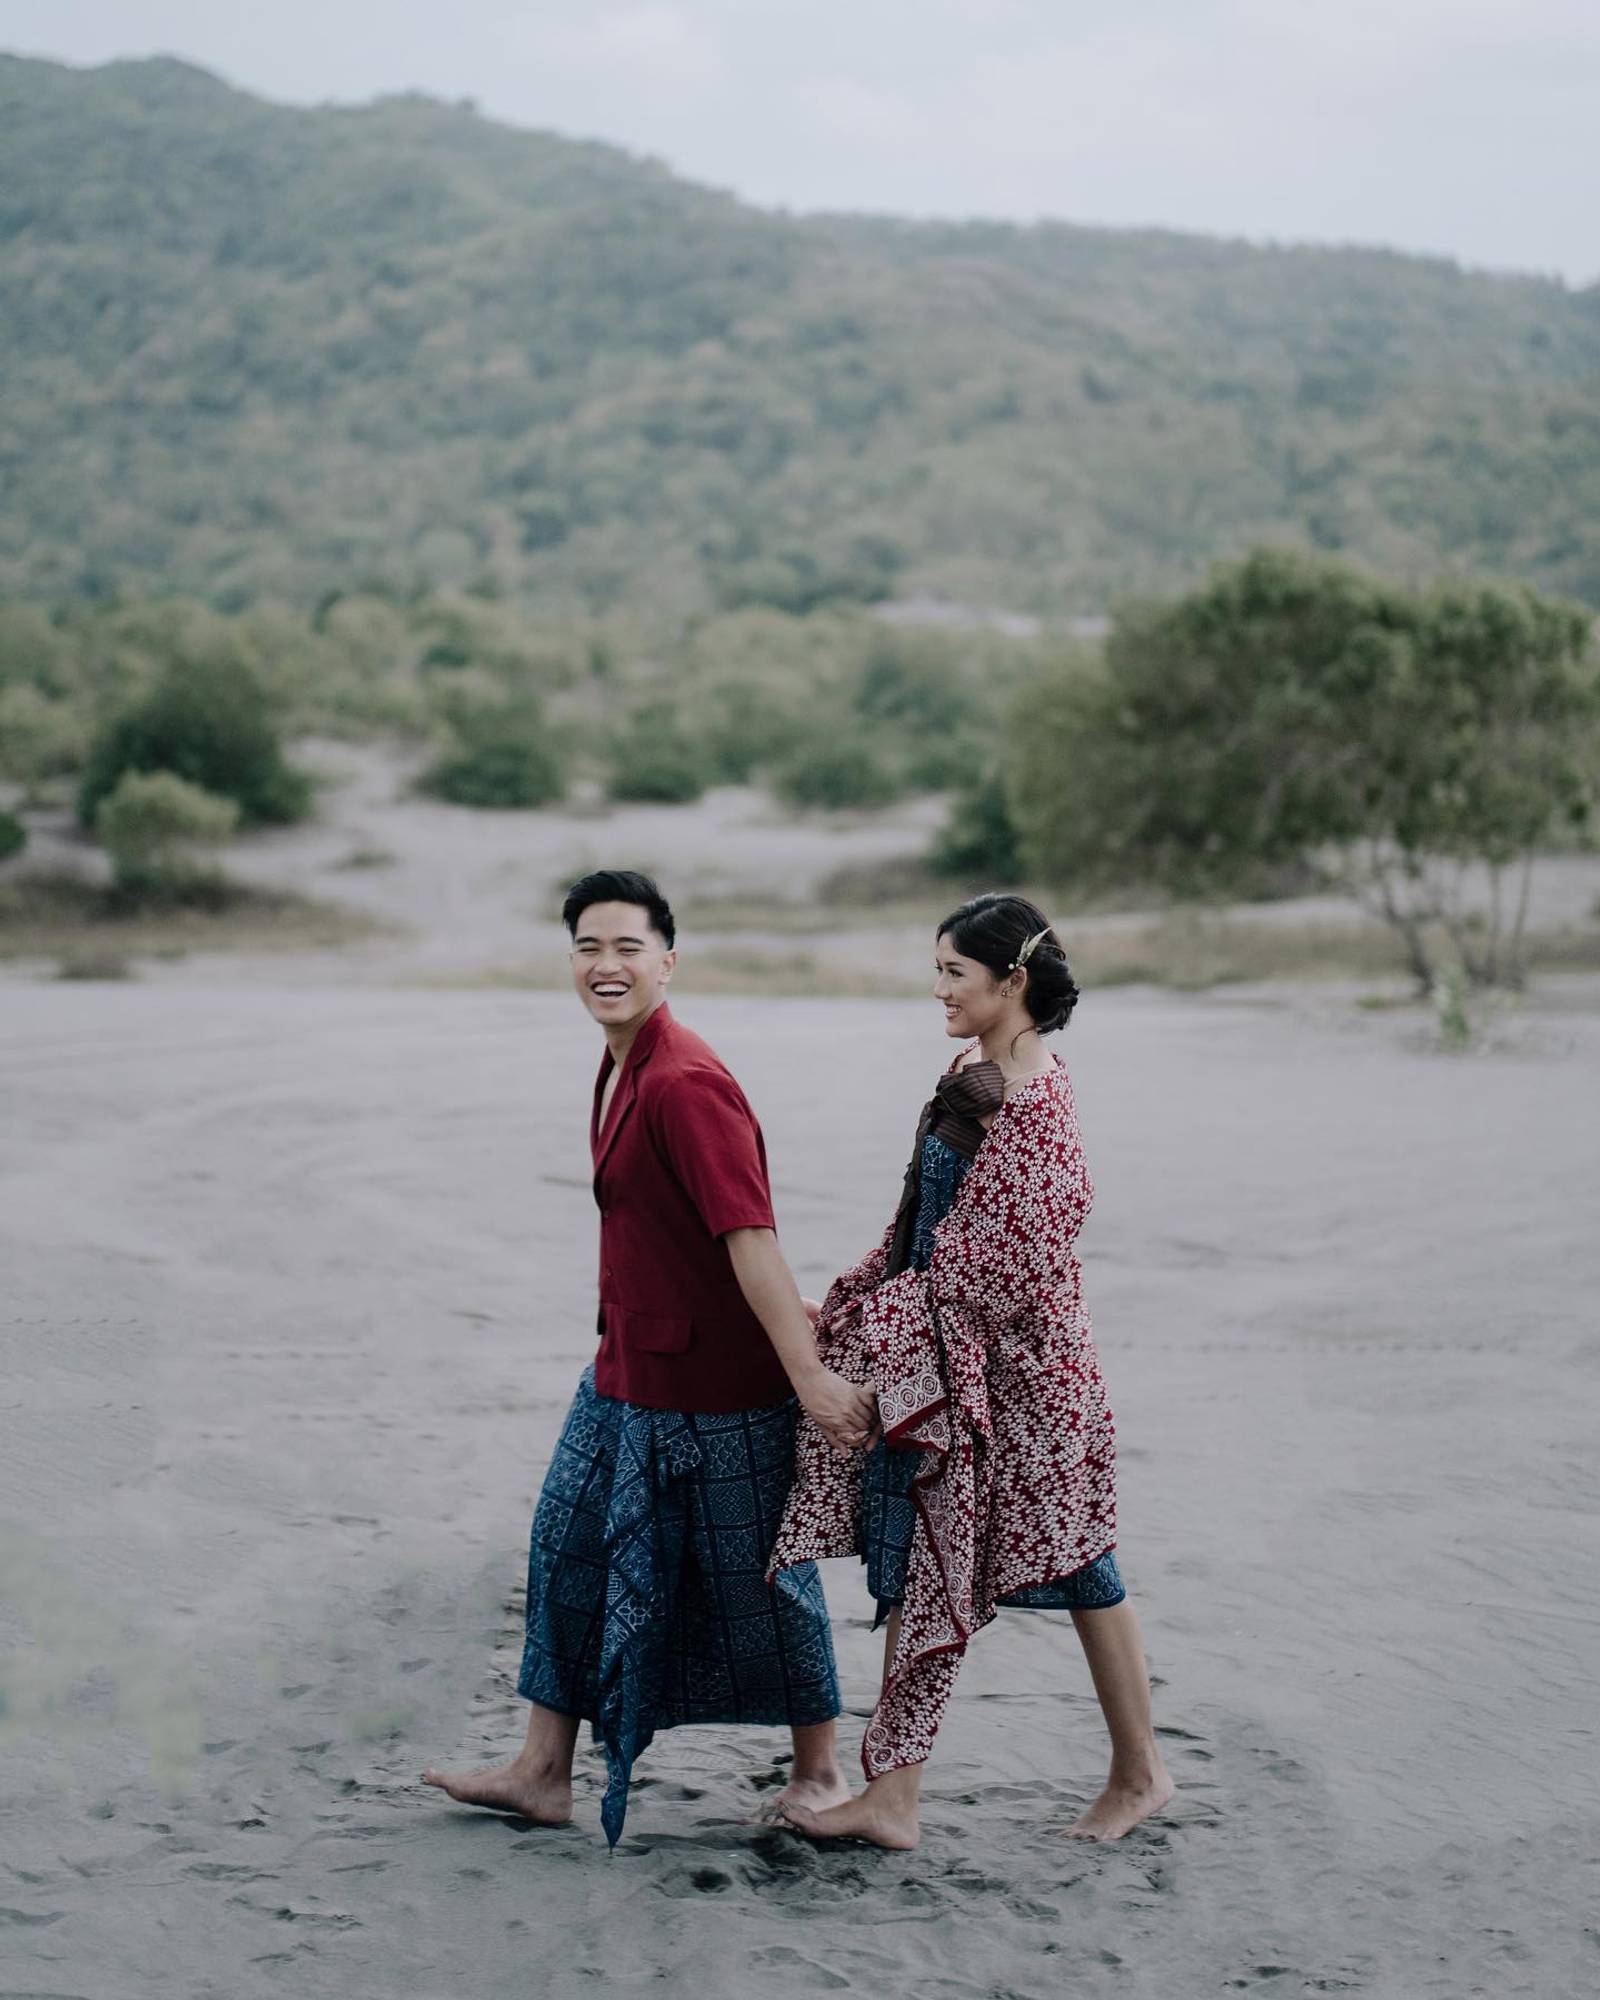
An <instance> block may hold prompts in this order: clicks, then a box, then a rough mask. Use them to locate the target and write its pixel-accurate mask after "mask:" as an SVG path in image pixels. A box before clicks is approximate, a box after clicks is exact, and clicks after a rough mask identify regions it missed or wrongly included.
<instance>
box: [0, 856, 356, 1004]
mask: <svg viewBox="0 0 1600 2000" xmlns="http://www.w3.org/2000/svg"><path fill="white" fill-rule="evenodd" d="M385 928H386V927H385V926H384V925H382V924H380V923H379V922H378V921H377V920H376V919H375V918H371V917H367V916H364V915H362V914H361V913H359V912H357V911H354V910H346V909H342V908H340V907H339V906H337V905H335V904H331V903H318V902H314V901H313V900H312V899H311V898H310V897H308V896H297V895H294V894H292V893H290V892H289V891H287V890H280V889H257V888H253V887H250V886H249V885H247V884H245V883H239V882H226V881H224V882H215V883H213V884H212V885H211V893H210V894H209V895H208V898H207V901H206V905H205V907H202V908H194V907H190V906H186V905H183V904H181V903H160V902H153V903H150V904H148V905H145V904H140V903H137V902H133V901H131V900H130V899H128V898H127V897H126V896H125V895H124V894H122V893H120V892H118V891H116V890H114V889H111V888H107V887H105V886H103V885H101V884H99V883H95V882H88V881H85V880H84V879H83V878H82V877H81V876H78V875H73V874H70V873H65V872H59V873H47V872H41V873H36V874H21V875H14V876H11V877H9V878H8V879H6V880H4V881H0V958H12V959H14V958H53V959H56V960H58V961H59V963H60V966H61V976H62V977H63V978H120V977H126V976H128V974H127V972H126V971H124V972H121V973H117V972H111V971H107V970H104V969H101V970H98V971H97V970H93V969H90V970H85V971H75V970H71V969H69V968H72V967H77V966H82V967H88V968H94V967H96V966H99V967H102V968H104V967H109V966H111V965H112V964H114V963H117V962H120V963H122V964H123V965H124V967H130V962H131V961H135V960H137V959H141V958H172V957H182V956H183V955H184V954H185V953H186V952H191V951H304V950H325V949H327V948H329V947H331V946H338V945H345V944H351V943H354V942H356V941H357V940H359V939H362V938H369V937H373V936H375V935H379V934H381V933H383V932H384V930H385Z"/></svg>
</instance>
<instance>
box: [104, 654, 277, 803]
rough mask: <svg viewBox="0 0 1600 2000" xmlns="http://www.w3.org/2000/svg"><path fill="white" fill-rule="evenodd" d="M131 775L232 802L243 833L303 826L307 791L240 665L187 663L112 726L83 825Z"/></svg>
mask: <svg viewBox="0 0 1600 2000" xmlns="http://www.w3.org/2000/svg"><path fill="white" fill-rule="evenodd" d="M129 771H136V772H137V771H142V772H159V771H166V772H170V773H171V774H172V775H173V776H174V777H177V778H181V779H183V780H184V781H185V783H186V784H188V785H190V786H199V787H200V788H201V789H202V790H204V791H207V792H212V793H215V794H216V795H217V796H219V797H221V798H225V799H231V800H233V802H234V803H235V805H237V806H238V808H239V817H240V819H241V821H242V822H243V823H244V824H246V825H258V826H263V825H286V824H288V823H289V822H291V821H293V820H297V819H303V818H304V817H305V814H306V812H307V810H308V808H309V806H310V798H311V788H310V785H309V783H308V781H307V780H306V778H305V776H304V775H303V773H301V772H299V771H295V770H292V769H291V768H290V767H289V765H288V764H286V763H285V762H284V758H283V750H282V746H281V745H280V743H279V741H278V733H277V730H276V728H275V726H274V724H273V721H272V716H271V712H270V709H269V706H268V702H267V697H266V693H265V691H264V690H263V688H262V686H261V683H260V682H259V681H258V680H257V679H256V677H255V675H254V674H253V673H252V672H251V671H250V670H249V668H248V667H246V666H245V665H243V663H242V662H239V661H237V660H231V659H227V658H225V657H218V658H214V659H204V658H198V659H181V660H174V661H172V662H171V663H170V664H169V665H168V666H167V667H165V668H164V669H163V671H162V673H161V674H160V676H159V678H158V679H157V681H156V683H155V685H154V686H153V687H152V688H151V689H150V691H149V692H148V693H147V694H145V695H144V696H143V697H142V698H140V699H138V700H136V701H135V702H134V704H133V705H132V706H131V707H129V708H126V709H124V710H123V711H122V712H121V713H120V714H119V715H116V716H115V717H113V719H112V721H111V722H110V724H109V725H108V726H107V727H106V728H105V729H104V730H103V731H102V733H101V734H100V736H99V737H98V739H97V740H96V742H95V743H94V745H93V748H92V749H91V751H90V753H89V766H88V769H87V771H86V772H85V774H84V780H83V785H82V788H81V790H80V792H79V795H78V816H79V818H80V819H81V820H82V821H83V823H84V825H85V826H94V825H96V824H97V823H98V822H97V819H96V814H97V813H98V810H99V807H100V803H101V801H102V800H103V799H105V798H107V797H109V796H110V794H111V793H112V792H113V791H115V790H116V788H117V786H118V784H119V782H120V781H121V779H122V777H123V775H124V773H126V772H129Z"/></svg>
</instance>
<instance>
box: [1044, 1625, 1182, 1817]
mask: <svg viewBox="0 0 1600 2000" xmlns="http://www.w3.org/2000/svg"><path fill="white" fill-rule="evenodd" d="M1072 1622H1073V1624H1074V1625H1075V1626H1076V1627H1077V1631H1078V1637H1079V1638H1080V1639H1081V1640H1082V1641H1083V1650H1084V1654H1085V1656H1086V1657H1087V1659H1088V1662H1089V1673H1090V1677H1091V1678H1092V1679H1093V1681H1094V1691H1095V1693H1096V1694H1097V1695H1098V1696H1099V1697H1100V1708H1101V1712H1102V1713H1103V1714H1104V1716H1105V1719H1106V1728H1107V1729H1108V1730H1109V1731H1110V1732H1111V1775H1110V1776H1109V1777H1108V1778H1107V1779H1106V1784H1105V1790H1104V1791H1103V1792H1102V1793H1101V1794H1100V1796H1099V1798H1097V1799H1096V1800H1095V1802H1094V1804H1093V1805H1092V1806H1090V1808H1089V1810H1088V1811H1087V1812H1086V1813H1085V1814H1084V1815H1083V1817H1082V1818H1081V1819H1079V1820H1077V1821H1076V1822H1075V1823H1074V1824H1073V1825H1072V1826H1068V1827H1063V1828H1062V1829H1061V1830H1062V1832H1063V1833H1064V1834H1066V1835H1067V1836H1069V1837H1070V1838H1072V1839H1076V1840H1120V1839H1121V1838H1122V1836H1123V1835H1124V1834H1125V1833H1127V1832H1129V1831H1130V1830H1131V1829H1132V1828H1134V1827H1136V1826H1137V1825H1138V1824H1139V1822H1140V1820H1143V1819H1148V1818H1149V1817H1150V1815H1151V1814H1152V1813H1155V1812H1160V1810H1161V1808H1162V1807H1163V1806H1164V1805H1165V1804H1166V1803H1167V1801H1168V1800H1169V1799H1170V1798H1171V1797H1172V1791H1173V1785H1172V1780H1171V1778H1169V1777H1168V1775H1167V1767H1166V1765H1165V1764H1163V1763H1162V1761H1161V1752H1160V1750H1159V1749H1158V1748H1157V1746H1156V1738H1155V1730H1154V1729H1153V1728H1152V1726H1151V1721H1150V1672H1149V1669H1148V1667H1147V1666H1146V1665H1145V1657H1144V1641H1143V1639H1142V1638H1141V1637H1140V1636H1139V1620H1138V1618H1137V1617H1136V1616H1135V1614H1134V1609H1133V1606H1132V1605H1131V1604H1130V1603H1129V1602H1128V1601H1127V1599H1126V1598H1124V1599H1123V1601H1122V1602H1121V1603H1120V1604H1112V1605H1107V1606H1105V1607H1104V1608H1103V1609H1101V1610H1099V1611H1074V1612H1073V1614H1072Z"/></svg>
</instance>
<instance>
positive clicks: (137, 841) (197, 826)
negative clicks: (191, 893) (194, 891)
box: [94, 771, 239, 895]
mask: <svg viewBox="0 0 1600 2000" xmlns="http://www.w3.org/2000/svg"><path fill="white" fill-rule="evenodd" d="M238 823H239V808H238V805H237V804H236V803H235V801H234V800H232V799H224V798H219V797H218V796H217V795H216V794H215V793H214V792H208V791H205V790H203V789H202V788H201V787H200V786H199V785H191V784H190V783H189V782H188V781H187V780H186V779H184V778H179V777H177V776H175V775H174V774H173V773H172V772H171V771H126V772H124V773H123V775H122V777H121V778H120V779H119V780H118V782H117V787H116V790H115V791H113V792H111V793H110V794H109V795H108V796H107V797H105V798H103V799H102V800H101V801H100V804H99V806H98V807H97V808H96V810H95V819H94V824H95V831H96V833H98V834H99V836H100V841H101V845H102V846H103V847H104V848H105V850H106V853H107V854H108V855H109V856H110V857H111V872H112V875H113V876H114V878H115V880H116V884H117V887H118V888H119V889H123V890H131V891H133V892H135V893H137V894H169V895H181V894H182V893H183V892H184V891H185V890H186V889H190V888H198V887H201V886H206V887H209V886H210V885H211V884H212V883H214V882H215V880H216V871H215V870H213V869H207V868H203V867H201V866H200V865H199V864H198V862H197V861H196V859H195V850H196V849H197V848H205V847H216V846H219V845H220V844H221V843H222V842H223V841H224V840H226V839H227V838H228V836H229V835H230V834H231V833H232V832H233V830H234V828H235V827H236V826H237V825H238Z"/></svg>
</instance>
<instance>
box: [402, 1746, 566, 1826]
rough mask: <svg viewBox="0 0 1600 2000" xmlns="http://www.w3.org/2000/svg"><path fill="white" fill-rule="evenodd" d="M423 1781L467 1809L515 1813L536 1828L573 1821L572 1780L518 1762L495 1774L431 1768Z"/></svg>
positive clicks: (425, 1772) (502, 1765)
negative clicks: (474, 1807) (484, 1808)
mask: <svg viewBox="0 0 1600 2000" xmlns="http://www.w3.org/2000/svg"><path fill="white" fill-rule="evenodd" d="M422 1782H423V1783H424V1784H425V1785H437V1786H438V1788H439V1790H440V1791H441V1792H448V1793H449V1794H450V1796H451V1798H453V1799H457V1800H459V1801H460V1803H461V1804H462V1805H464V1806H486V1807H487V1808H488V1810H489V1811H490V1812H502V1813H515V1814H516V1815H517V1817H518V1818H519V1819H531V1820H532V1821H533V1822H534V1824H535V1825H536V1826H565V1825H566V1824H567V1822H568V1821H569V1820H570V1819H571V1818H572V1780H571V1778H570V1777H551V1776H549V1775H548V1774H543V1773H536V1772H534V1771H531V1770H530V1769H529V1768H528V1766H527V1765H525V1764H523V1763H522V1762H521V1761H520V1760H518V1759H513V1761H512V1762H511V1763H509V1764H501V1765H498V1766H497V1767H496V1768H495V1769H494V1770H491V1771H436V1770H434V1769H433V1768H432V1766H431V1765H430V1767H429V1768H428V1769H427V1770H426V1771H424V1772H423V1774H422Z"/></svg>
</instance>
